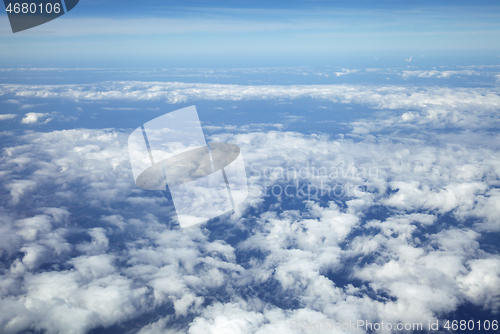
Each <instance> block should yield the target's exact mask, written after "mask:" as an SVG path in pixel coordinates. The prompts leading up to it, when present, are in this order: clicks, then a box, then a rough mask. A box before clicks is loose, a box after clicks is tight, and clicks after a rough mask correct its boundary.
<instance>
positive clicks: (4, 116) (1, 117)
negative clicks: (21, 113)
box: [0, 114, 17, 121]
mask: <svg viewBox="0 0 500 334" xmlns="http://www.w3.org/2000/svg"><path fill="white" fill-rule="evenodd" d="M16 116H17V115H16V114H1V115H0V121H5V120H8V119H13V118H14V117H16Z"/></svg>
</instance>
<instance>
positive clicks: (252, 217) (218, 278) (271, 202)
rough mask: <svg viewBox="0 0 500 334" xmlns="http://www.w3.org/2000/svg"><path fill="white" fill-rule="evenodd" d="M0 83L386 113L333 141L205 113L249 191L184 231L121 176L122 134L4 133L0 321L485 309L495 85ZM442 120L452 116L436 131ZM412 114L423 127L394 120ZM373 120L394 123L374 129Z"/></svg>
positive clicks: (124, 96) (149, 321)
mask: <svg viewBox="0 0 500 334" xmlns="http://www.w3.org/2000/svg"><path fill="white" fill-rule="evenodd" d="M0 89H1V90H2V92H3V93H4V94H7V95H9V94H10V95H12V96H17V97H21V98H35V99H36V98H39V99H42V98H47V99H50V98H62V99H71V100H78V101H87V102H94V101H108V102H109V101H114V100H133V101H141V100H164V101H167V102H169V103H177V102H185V101H192V100H200V99H204V100H232V101H244V100H250V99H280V100H286V101H289V100H293V99H299V98H314V99H318V100H325V101H335V102H338V103H346V104H347V103H358V104H364V105H368V106H370V107H372V108H374V109H377V110H380V111H384V112H385V114H384V115H383V117H382V116H379V115H376V117H375V119H374V120H356V121H355V122H353V123H351V127H352V132H351V133H350V134H349V135H346V136H339V137H335V138H334V137H331V136H329V135H326V134H301V133H297V132H284V131H276V130H283V126H282V125H281V124H260V123H256V124H249V125H247V126H243V127H239V128H238V127H235V126H232V125H221V124H215V125H210V126H209V127H211V129H212V130H217V131H214V132H213V134H211V135H210V136H209V138H208V141H209V142H230V143H234V144H237V145H238V146H239V147H240V148H241V150H242V155H243V157H244V160H245V163H246V165H247V175H248V184H249V190H250V193H249V197H248V199H247V200H246V201H245V202H244V203H243V204H242V205H241V206H240V207H238V208H237V210H235V212H232V213H228V214H226V215H224V216H222V217H220V218H219V219H216V220H213V221H211V222H208V223H207V224H204V225H202V226H199V227H196V228H191V229H179V228H178V224H177V220H176V216H175V208H174V207H173V205H172V202H171V200H170V199H169V198H168V194H167V193H165V192H161V191H152V192H151V191H150V192H148V191H143V190H141V189H138V188H137V187H135V185H134V181H133V177H132V175H131V170H130V163H129V158H128V150H127V146H126V145H127V137H128V134H129V132H127V131H124V130H115V129H108V130H91V129H78V130H64V131H51V132H45V133H42V132H26V133H24V134H22V135H19V136H17V137H15V138H12V139H11V140H10V141H9V142H6V143H5V144H3V150H2V151H1V152H0V169H1V170H2V171H5V172H2V174H0V175H1V177H2V184H1V185H2V187H1V188H0V196H2V199H3V201H2V203H3V204H2V207H1V208H0V210H1V213H2V214H1V215H0V256H2V266H1V267H0V269H1V270H0V282H1V283H0V298H1V299H0V331H1V332H2V333H19V332H23V331H28V330H32V331H45V332H47V333H86V332H88V331H90V330H92V329H97V328H99V329H103V328H104V329H105V330H109V331H112V330H117V331H120V330H122V329H123V327H126V328H127V329H130V330H133V331H137V332H139V333H211V332H212V333H224V332H228V333H269V332H279V333H286V332H296V330H294V329H293V326H294V324H295V325H297V324H298V323H301V324H307V323H313V324H314V323H323V322H324V321H326V323H329V324H330V323H333V324H335V323H337V322H338V323H344V322H349V321H356V320H358V319H363V320H368V321H372V322H377V321H384V322H386V323H387V322H393V323H397V322H411V323H413V322H422V323H424V324H427V323H428V321H429V320H430V321H434V320H437V319H442V318H443V317H445V316H447V315H449V314H450V312H454V311H456V310H457V309H458V308H459V307H460V306H463V305H466V304H467V303H471V304H472V305H473V307H475V308H482V310H483V311H484V312H490V313H493V312H497V311H498V310H499V307H500V294H499V292H498V289H497V286H498V284H499V281H498V280H499V274H500V273H499V271H498V268H499V264H500V262H499V261H500V258H499V257H498V254H497V252H496V251H495V250H494V249H491V248H488V247H487V245H486V246H485V245H483V244H482V240H484V239H485V238H487V237H488V236H491V235H494V234H495V233H498V231H500V220H499V219H498V217H499V211H498V210H499V209H498V208H499V207H500V206H499V203H500V202H499V200H500V193H499V191H498V186H499V179H500V155H499V154H498V145H497V144H496V143H498V141H499V139H500V138H499V135H498V134H497V132H495V131H484V129H489V128H488V126H490V127H491V126H493V125H494V124H497V122H498V115H497V110H498V106H499V104H500V98H499V95H498V90H497V89H496V88H494V87H493V88H443V87H405V86H389V85H388V86H370V85H314V86H312V85H297V86H271V85H267V86H243V85H214V84H186V83H155V82H153V83H144V82H114V83H102V84H95V85H71V86H69V85H60V86H23V85H9V86H6V85H3V86H0ZM43 115H44V116H43V117H45V118H40V119H38V118H37V121H39V122H43V121H44V119H48V118H49V117H51V115H47V114H43ZM26 117H28V114H27V115H26ZM34 117H35V116H34ZM443 123H446V124H447V125H448V126H452V127H454V129H460V127H463V128H466V129H467V130H468V131H466V132H461V131H456V132H453V133H445V134H443V133H442V132H440V131H439V129H438V130H436V128H439V127H440V126H442V124H443ZM416 125H420V126H421V129H424V130H425V131H424V130H423V131H421V132H419V133H418V134H417V135H412V134H411V133H410V134H408V133H407V132H405V130H408V129H411V126H416ZM387 128H393V129H395V130H397V131H396V132H395V133H393V134H382V133H377V132H378V131H381V130H382V129H387ZM233 130H238V133H237V134H234V133H231V132H232V131H233ZM240 130H241V131H240ZM120 326H123V327H120Z"/></svg>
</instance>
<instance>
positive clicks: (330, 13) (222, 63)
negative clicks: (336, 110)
mask: <svg viewBox="0 0 500 334" xmlns="http://www.w3.org/2000/svg"><path fill="white" fill-rule="evenodd" d="M499 10H500V9H499V7H498V6H497V5H495V2H491V1H474V2H467V1H455V2H453V5H450V4H449V3H447V2H445V1H338V2H337V1H335V2H330V1H286V2H281V1H264V2H261V1H231V2H223V1H141V2H135V1H90V0H88V1H86V0H83V1H80V3H79V4H78V9H77V10H75V11H71V12H70V13H68V14H67V15H64V16H63V17H61V18H59V19H58V20H54V21H52V22H49V23H47V24H44V25H42V26H39V27H36V28H34V29H30V30H27V31H24V32H20V33H16V34H12V33H11V32H10V31H9V30H10V27H9V24H8V20H7V15H3V16H1V19H0V32H1V35H0V44H1V45H2V48H1V51H0V56H1V57H2V59H3V64H5V65H4V66H63V67H64V66H72V67H78V66H84V67H103V66H104V67H141V68H152V67H154V68H157V67H171V66H178V67H179V66H180V67H227V66H230V67H242V66H243V67H248V66H253V67H255V66H303V65H310V64H314V65H336V66H353V65H360V64H362V65H364V66H374V65H376V64H378V65H394V64H401V65H404V64H405V59H408V57H410V56H411V57H412V58H413V59H414V60H415V61H418V62H419V63H420V64H421V65H425V64H432V65H437V64H441V63H447V64H462V65H464V64H473V63H474V62H475V61H480V62H481V63H483V64H493V63H494V62H496V61H497V60H498V59H497V57H498V56H500V47H499V45H500V43H498V42H495V41H500V32H499V31H500V30H499V22H498V20H497V18H498V11H499ZM32 55H36V57H32Z"/></svg>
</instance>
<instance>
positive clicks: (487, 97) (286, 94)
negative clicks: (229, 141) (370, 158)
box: [0, 82, 500, 131]
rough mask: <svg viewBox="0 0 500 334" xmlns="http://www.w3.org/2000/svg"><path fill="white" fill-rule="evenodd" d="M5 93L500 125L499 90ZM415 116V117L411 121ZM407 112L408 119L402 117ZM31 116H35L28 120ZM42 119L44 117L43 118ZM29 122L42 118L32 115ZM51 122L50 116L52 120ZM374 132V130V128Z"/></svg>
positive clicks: (136, 85) (115, 87)
mask: <svg viewBox="0 0 500 334" xmlns="http://www.w3.org/2000/svg"><path fill="white" fill-rule="evenodd" d="M0 91H2V92H4V93H5V94H12V95H15V96H18V97H24V98H62V99H71V100H75V101H94V102H97V101H116V100H133V101H141V100H165V101H167V102H168V103H185V102H188V101H197V100H229V101H242V100H270V99H276V100H283V99H285V100H290V99H292V100H294V99H300V98H313V99H317V100H326V101H332V102H335V103H343V104H347V103H354V104H362V105H367V106H369V107H371V108H374V109H378V110H382V111H388V112H389V114H388V115H384V120H383V121H382V120H380V121H373V122H372V123H373V124H378V125H377V129H384V128H386V127H399V126H403V125H404V126H415V125H418V126H420V127H421V126H424V125H425V126H431V127H436V128H442V127H446V126H455V127H457V126H458V127H464V128H478V127H485V128H491V127H494V126H496V125H494V124H497V122H498V119H497V118H496V117H495V115H496V111H497V109H498V107H499V106H500V96H499V91H498V88H495V87H493V88H448V87H413V86H397V85H386V86H375V85H345V84H344V85H292V86H279V85H272V86H270V85H261V86H244V85H215V84H195V83H193V84H190V83H168V82H167V83H165V82H109V83H103V84H92V85H59V86H28V85H9V86H7V85H3V86H2V85H0ZM408 112H411V113H412V114H411V116H412V117H408V116H409V115H410V114H408ZM401 114H403V115H406V116H403V117H402V116H401ZM28 115H30V116H29V118H28ZM37 115H38V114H37ZM25 118H26V121H32V120H34V119H35V118H36V119H37V120H38V116H35V115H32V113H30V114H27V116H26V117H25ZM48 119H49V118H47V120H48ZM370 131H371V130H370Z"/></svg>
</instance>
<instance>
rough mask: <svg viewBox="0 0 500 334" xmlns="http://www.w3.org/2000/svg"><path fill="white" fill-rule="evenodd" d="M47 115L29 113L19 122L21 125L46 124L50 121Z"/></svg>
mask: <svg viewBox="0 0 500 334" xmlns="http://www.w3.org/2000/svg"><path fill="white" fill-rule="evenodd" d="M48 116H49V114H48V113H39V112H29V113H27V114H26V115H25V116H24V118H23V119H22V120H21V123H23V124H34V123H39V122H41V123H48V122H50V121H51V120H52V119H51V118H49V117H48Z"/></svg>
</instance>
